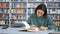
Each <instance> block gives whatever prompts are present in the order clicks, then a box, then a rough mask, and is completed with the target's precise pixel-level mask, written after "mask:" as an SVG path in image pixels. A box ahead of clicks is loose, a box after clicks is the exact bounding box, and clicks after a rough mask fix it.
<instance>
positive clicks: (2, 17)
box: [0, 0, 9, 25]
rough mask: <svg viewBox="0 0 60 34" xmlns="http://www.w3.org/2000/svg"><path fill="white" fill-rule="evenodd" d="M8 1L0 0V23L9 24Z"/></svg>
mask: <svg viewBox="0 0 60 34" xmlns="http://www.w3.org/2000/svg"><path fill="white" fill-rule="evenodd" d="M8 10H9V1H8V0H0V25H9V11H8Z"/></svg>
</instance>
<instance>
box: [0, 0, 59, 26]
mask: <svg viewBox="0 0 60 34" xmlns="http://www.w3.org/2000/svg"><path fill="white" fill-rule="evenodd" d="M41 3H45V4H46V6H47V11H48V12H47V13H48V15H49V16H50V17H51V19H52V20H53V21H54V22H55V23H56V25H57V26H60V25H59V24H60V4H59V3H60V0H0V24H8V25H9V27H10V26H11V27H12V26H13V25H15V24H19V23H21V21H26V20H27V19H28V17H29V16H30V14H31V13H34V10H35V8H36V7H37V6H38V5H39V4H41Z"/></svg>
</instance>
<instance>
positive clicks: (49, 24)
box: [47, 17, 56, 30]
mask: <svg viewBox="0 0 60 34" xmlns="http://www.w3.org/2000/svg"><path fill="white" fill-rule="evenodd" d="M47 24H48V29H49V30H55V29H56V25H55V23H54V22H53V20H51V18H50V17H48V18H47Z"/></svg>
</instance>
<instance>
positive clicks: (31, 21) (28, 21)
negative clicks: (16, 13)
mask: <svg viewBox="0 0 60 34" xmlns="http://www.w3.org/2000/svg"><path fill="white" fill-rule="evenodd" d="M32 18H33V17H32V15H30V17H28V20H27V23H28V24H29V25H32V23H33V19H32Z"/></svg>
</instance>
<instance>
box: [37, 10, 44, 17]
mask: <svg viewBox="0 0 60 34" xmlns="http://www.w3.org/2000/svg"><path fill="white" fill-rule="evenodd" d="M43 15H44V11H43V10H40V9H38V10H37V17H41V16H43Z"/></svg>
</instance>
